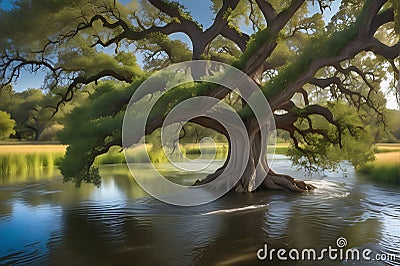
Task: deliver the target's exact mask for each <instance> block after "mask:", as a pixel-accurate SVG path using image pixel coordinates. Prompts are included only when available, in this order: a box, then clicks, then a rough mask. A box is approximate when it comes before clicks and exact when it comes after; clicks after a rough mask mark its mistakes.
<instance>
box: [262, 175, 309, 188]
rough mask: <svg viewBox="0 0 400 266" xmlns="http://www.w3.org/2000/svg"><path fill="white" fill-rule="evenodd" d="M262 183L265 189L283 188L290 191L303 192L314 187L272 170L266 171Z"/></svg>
mask: <svg viewBox="0 0 400 266" xmlns="http://www.w3.org/2000/svg"><path fill="white" fill-rule="evenodd" d="M262 185H263V187H264V188H267V189H284V190H289V191H292V192H305V191H309V190H312V189H316V187H315V186H314V185H312V184H308V183H305V182H304V181H302V180H297V179H295V178H293V177H291V176H288V175H283V174H277V173H275V172H273V171H272V170H270V171H269V172H268V175H267V177H266V178H265V180H264V182H263V183H262Z"/></svg>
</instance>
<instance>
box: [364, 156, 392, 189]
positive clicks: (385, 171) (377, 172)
mask: <svg viewBox="0 0 400 266" xmlns="http://www.w3.org/2000/svg"><path fill="white" fill-rule="evenodd" d="M359 172H360V173H362V174H363V175H365V176H366V177H367V178H368V179H369V180H372V181H377V182H381V183H387V184H395V185H400V152H399V151H396V150H395V149H392V150H391V151H390V152H386V153H378V154H376V155H375V161H374V162H372V163H368V164H367V165H366V166H364V167H362V168H361V169H360V170H359Z"/></svg>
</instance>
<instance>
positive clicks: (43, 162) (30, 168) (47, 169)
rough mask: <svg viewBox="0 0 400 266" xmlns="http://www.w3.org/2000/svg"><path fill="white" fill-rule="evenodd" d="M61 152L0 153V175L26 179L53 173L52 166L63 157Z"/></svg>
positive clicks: (4, 177) (21, 179)
mask: <svg viewBox="0 0 400 266" xmlns="http://www.w3.org/2000/svg"><path fill="white" fill-rule="evenodd" d="M63 155H64V153H63V152H53V153H51V152H45V153H44V152H36V153H3V154H0V177H1V179H2V180H0V181H5V179H12V180H13V181H14V182H15V181H21V182H22V181H26V180H27V179H28V178H29V179H32V178H34V179H36V178H43V177H47V176H52V175H53V174H54V167H55V166H57V165H58V163H59V161H60V160H61V158H62V157H63Z"/></svg>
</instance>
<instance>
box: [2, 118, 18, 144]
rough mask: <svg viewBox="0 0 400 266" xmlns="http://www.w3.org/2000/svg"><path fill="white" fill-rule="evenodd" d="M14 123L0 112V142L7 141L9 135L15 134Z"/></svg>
mask: <svg viewBox="0 0 400 266" xmlns="http://www.w3.org/2000/svg"><path fill="white" fill-rule="evenodd" d="M15 125H16V123H15V121H14V120H13V119H11V116H10V114H8V113H6V112H3V111H0V140H3V139H7V138H8V137H10V135H12V134H15V130H14V127H15Z"/></svg>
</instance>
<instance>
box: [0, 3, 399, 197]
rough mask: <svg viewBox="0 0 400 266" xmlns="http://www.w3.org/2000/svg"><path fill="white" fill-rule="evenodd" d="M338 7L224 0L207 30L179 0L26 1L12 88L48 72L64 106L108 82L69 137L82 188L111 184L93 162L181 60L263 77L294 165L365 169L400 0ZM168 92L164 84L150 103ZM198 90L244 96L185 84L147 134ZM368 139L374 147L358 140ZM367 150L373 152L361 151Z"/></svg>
mask: <svg viewBox="0 0 400 266" xmlns="http://www.w3.org/2000/svg"><path fill="white" fill-rule="evenodd" d="M332 2H333V1H331V0H317V1H316V0H312V1H305V0H287V1H276V0H268V1H266V0H247V1H245V0H244V1H239V0H231V1H228V0H212V1H210V2H209V4H210V7H211V12H212V14H213V16H214V17H213V20H212V23H211V25H210V26H209V27H205V26H204V25H201V24H200V23H199V22H197V21H195V20H194V19H193V17H192V14H191V13H190V12H189V11H188V9H187V8H186V7H185V6H184V5H182V4H181V3H179V2H175V1H162V0H148V1H144V0H143V1H132V2H129V3H127V4H122V3H120V2H118V1H111V0H110V1H104V0H101V1H100V0H72V1H55V0H54V1H39V0H29V1H25V0H24V1H23V0H17V1H14V2H13V8H12V9H10V10H1V11H0V20H1V22H2V23H1V24H0V57H1V59H0V77H1V83H2V84H3V87H4V86H7V85H9V84H11V83H13V82H15V81H16V80H17V79H18V78H20V76H21V75H23V73H24V71H32V72H36V71H44V72H45V73H46V74H47V76H46V80H45V84H43V89H46V90H48V91H53V90H57V95H59V97H60V98H59V101H58V103H57V104H56V110H58V109H59V108H60V107H61V106H63V104H65V103H67V102H69V101H71V100H72V99H73V98H75V97H76V94H77V92H79V91H80V90H81V89H82V88H83V87H84V86H85V85H87V84H92V83H95V84H96V89H95V92H94V93H92V94H91V95H90V97H89V101H87V102H85V104H83V105H82V106H81V107H79V108H75V109H74V110H73V111H72V113H71V115H70V116H69V117H68V118H67V124H66V126H65V129H64V131H63V133H62V135H61V138H62V141H63V142H64V143H66V144H68V145H69V147H68V150H67V154H66V158H65V159H64V160H63V163H62V165H61V170H62V173H63V175H64V177H65V179H66V180H73V181H75V182H76V183H77V184H80V183H81V182H93V183H95V184H99V181H100V179H99V176H98V171H97V170H96V169H95V168H93V167H92V163H93V161H94V159H95V157H96V156H98V155H99V154H102V153H105V152H107V150H108V149H109V148H110V147H111V146H114V145H121V143H122V140H121V125H122V119H123V115H124V110H125V109H126V106H127V104H128V102H129V99H130V97H131V95H132V94H133V93H134V92H135V90H136V89H137V88H138V86H140V84H142V83H143V82H144V80H146V78H147V77H149V75H150V74H151V73H154V72H156V71H158V70H160V69H163V68H165V67H167V66H169V65H171V64H174V63H179V62H183V61H187V60H199V59H209V60H214V61H219V62H224V63H227V64H230V65H232V66H234V67H236V68H238V69H240V70H241V71H243V72H244V73H245V74H247V75H248V76H250V77H251V78H252V79H253V80H254V81H255V82H256V83H257V84H258V86H259V87H260V89H261V90H262V92H263V93H264V95H265V96H266V98H267V99H268V101H269V104H270V107H271V109H272V111H273V112H274V116H275V123H276V127H277V128H278V129H281V130H284V131H286V132H288V134H289V136H290V138H291V140H292V143H293V149H294V150H293V152H292V153H291V156H292V159H293V160H294V162H296V163H298V164H300V165H302V166H304V167H308V168H309V169H315V168H317V167H320V166H322V167H335V166H337V162H338V161H340V160H343V159H347V160H350V161H351V162H352V163H353V164H354V165H355V166H359V165H362V164H363V163H365V161H367V160H368V159H370V158H371V154H372V140H371V138H370V137H369V136H368V131H367V128H366V127H365V125H366V124H368V120H371V119H375V121H378V122H382V123H385V117H384V115H383V111H384V108H385V102H386V101H385V95H384V93H383V90H382V89H381V87H383V86H389V87H391V88H392V89H393V90H395V88H396V86H398V80H399V51H400V44H399V10H400V7H399V2H398V1H397V0H365V1H362V0H355V1H348V0H342V1H341V2H340V7H339V9H338V11H337V13H336V14H334V15H333V17H332V19H331V20H330V21H326V18H325V16H324V12H326V11H327V10H329V9H331V6H332ZM177 34H180V35H179V36H186V37H185V38H187V41H182V38H176V36H177ZM138 58H139V59H138ZM191 74H192V75H199V76H203V75H212V72H210V71H207V69H204V72H202V73H191ZM110 79H112V80H113V81H110ZM60 88H62V89H60ZM163 89H164V88H161V87H160V88H159V87H155V88H154V90H152V91H149V92H148V95H143V97H141V98H140V99H138V101H144V102H145V101H146V97H151V95H152V94H155V93H159V92H162V91H163ZM397 93H399V92H397ZM194 96H210V97H214V98H217V99H219V100H225V101H228V100H227V99H229V98H232V93H231V91H230V90H228V89H226V88H225V87H223V86H215V85H210V84H205V83H192V84H186V85H185V86H179V87H178V88H175V89H174V90H172V91H171V92H168V93H166V94H165V95H163V97H162V99H161V102H160V103H159V104H157V106H156V107H155V109H154V111H153V112H152V115H151V116H150V118H149V121H148V123H147V127H146V134H150V133H152V132H153V131H155V130H156V129H157V128H160V127H161V126H162V124H163V121H164V119H165V117H166V114H167V113H168V112H169V111H170V110H171V109H172V108H173V107H174V106H176V105H177V104H178V103H179V102H181V101H182V100H184V99H188V98H190V97H194ZM228 102H229V101H228ZM235 103H236V105H235V108H236V109H237V111H238V113H239V115H240V116H241V118H242V120H243V121H244V122H245V124H246V125H247V126H248V131H249V132H254V134H250V135H254V136H257V132H258V131H259V129H260V127H263V125H257V126H255V127H253V126H252V124H253V123H251V121H252V120H254V117H252V116H253V114H252V112H251V111H250V110H249V108H248V106H246V104H244V102H242V101H241V100H240V99H238V101H237V102H235ZM237 103H239V104H237ZM144 104H145V103H144ZM190 122H192V123H195V124H198V125H202V126H205V127H207V128H210V129H213V130H215V131H217V132H219V133H221V134H223V135H226V132H225V131H224V129H223V128H221V125H220V124H218V123H216V122H215V121H214V122H213V121H210V120H208V119H206V118H204V117H199V118H195V119H192V120H191V121H190ZM227 138H228V139H229V136H227ZM257 138H258V137H255V139H252V140H250V141H251V142H253V141H254V143H255V144H254V145H252V148H251V149H252V154H253V155H254V156H253V158H252V159H250V160H249V163H248V171H246V176H244V177H243V178H242V179H241V182H240V184H239V185H238V187H237V190H239V191H249V190H251V188H249V183H251V179H252V178H253V177H252V176H254V175H253V174H254V173H255V172H256V168H255V167H253V165H254V164H255V161H258V158H259V157H260V156H262V154H260V153H262V151H260V150H258V149H257V143H258V142H257V140H256V139H257ZM359 142H364V143H365V145H355V143H359ZM355 153H358V154H365V156H363V157H360V158H354V157H353V156H354V154H355ZM229 159H232V160H234V159H235V158H228V160H229ZM217 174H218V173H216V175H217ZM264 174H265V175H266V176H267V177H266V180H265V182H264V185H265V186H266V187H269V188H280V187H283V188H287V189H289V190H294V191H303V190H307V189H309V188H310V187H309V186H307V184H304V183H302V182H297V181H296V180H294V179H292V178H290V177H287V176H284V175H278V174H275V173H273V172H272V171H268V172H267V173H264ZM206 181H207V180H206Z"/></svg>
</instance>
